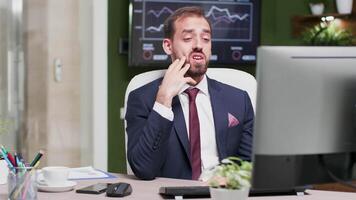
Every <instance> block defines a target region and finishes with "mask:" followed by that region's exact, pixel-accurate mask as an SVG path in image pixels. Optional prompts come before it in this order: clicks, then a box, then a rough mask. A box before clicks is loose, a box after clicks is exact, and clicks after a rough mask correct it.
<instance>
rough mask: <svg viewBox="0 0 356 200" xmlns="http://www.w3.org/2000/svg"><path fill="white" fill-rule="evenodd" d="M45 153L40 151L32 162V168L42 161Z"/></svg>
mask: <svg viewBox="0 0 356 200" xmlns="http://www.w3.org/2000/svg"><path fill="white" fill-rule="evenodd" d="M43 153H44V152H43V151H42V150H40V151H39V152H38V153H37V155H36V157H35V158H34V159H33V161H32V162H31V164H30V166H31V167H34V166H35V165H36V163H37V162H38V161H39V160H40V159H41V157H42V155H43Z"/></svg>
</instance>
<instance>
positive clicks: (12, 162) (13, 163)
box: [7, 152, 17, 167]
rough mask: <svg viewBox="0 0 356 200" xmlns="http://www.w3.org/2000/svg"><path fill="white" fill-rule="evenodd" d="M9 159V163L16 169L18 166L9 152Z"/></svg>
mask: <svg viewBox="0 0 356 200" xmlns="http://www.w3.org/2000/svg"><path fill="white" fill-rule="evenodd" d="M7 158H8V159H9V161H10V162H11V164H12V165H13V166H14V167H17V166H16V161H15V158H14V157H13V156H12V155H11V153H10V152H7Z"/></svg>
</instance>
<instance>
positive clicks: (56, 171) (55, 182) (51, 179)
mask: <svg viewBox="0 0 356 200" xmlns="http://www.w3.org/2000/svg"><path fill="white" fill-rule="evenodd" d="M41 173H42V174H43V179H44V180H43V181H44V182H45V184H46V185H49V186H62V185H65V184H66V183H67V179H68V174H69V168H68V167H60V166H53V167H44V168H42V170H41Z"/></svg>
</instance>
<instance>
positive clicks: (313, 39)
mask: <svg viewBox="0 0 356 200" xmlns="http://www.w3.org/2000/svg"><path fill="white" fill-rule="evenodd" d="M302 40H303V42H304V43H305V44H306V45H312V46H350V45H353V44H354V36H353V35H352V33H351V31H349V30H346V29H343V28H340V27H338V26H337V25H336V24H335V23H333V22H331V23H329V24H328V23H320V24H318V25H315V26H314V27H311V28H308V29H306V30H305V31H304V32H303V33H302Z"/></svg>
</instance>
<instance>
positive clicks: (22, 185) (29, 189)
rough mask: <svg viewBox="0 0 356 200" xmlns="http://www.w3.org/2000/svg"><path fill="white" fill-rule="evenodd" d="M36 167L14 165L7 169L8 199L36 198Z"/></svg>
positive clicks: (27, 199) (31, 199)
mask: <svg viewBox="0 0 356 200" xmlns="http://www.w3.org/2000/svg"><path fill="white" fill-rule="evenodd" d="M36 180H37V178H36V169H35V168H33V167H15V168H13V169H10V170H9V175H8V180H7V181H8V197H9V198H8V199H10V200H20V199H21V200H22V199H26V200H37V183H36Z"/></svg>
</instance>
